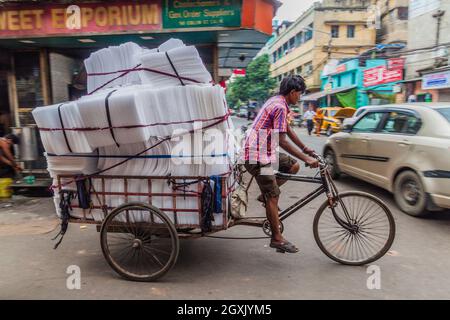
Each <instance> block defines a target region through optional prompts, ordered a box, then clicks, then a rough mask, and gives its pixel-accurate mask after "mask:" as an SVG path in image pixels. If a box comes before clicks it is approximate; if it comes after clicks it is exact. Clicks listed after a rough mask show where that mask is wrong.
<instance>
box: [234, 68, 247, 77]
mask: <svg viewBox="0 0 450 320" xmlns="http://www.w3.org/2000/svg"><path fill="white" fill-rule="evenodd" d="M233 73H234V74H235V75H236V76H245V73H246V72H245V69H234V70H233Z"/></svg>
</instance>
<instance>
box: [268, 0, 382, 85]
mask: <svg viewBox="0 0 450 320" xmlns="http://www.w3.org/2000/svg"><path fill="white" fill-rule="evenodd" d="M371 4H372V1H364V0H361V1H359V0H324V1H323V2H322V3H320V2H316V3H314V5H313V6H312V7H311V8H309V9H308V10H307V11H306V12H304V13H303V14H302V15H301V16H300V17H299V18H298V19H297V20H296V21H294V22H293V23H292V24H291V25H290V26H289V27H288V28H286V30H284V32H282V33H280V34H279V35H278V36H277V38H276V39H275V40H274V41H273V43H272V44H271V46H270V48H269V54H270V57H271V59H272V60H271V62H272V65H271V73H272V76H273V77H275V78H276V79H278V80H281V79H282V78H283V77H284V76H286V75H288V74H300V75H302V76H303V77H304V78H305V80H306V84H307V86H308V90H310V91H311V92H314V91H319V90H320V88H321V78H320V73H321V70H322V69H323V67H324V66H325V65H326V63H327V62H328V61H329V60H330V59H342V58H348V57H351V56H357V55H358V54H360V53H362V52H364V51H366V50H368V49H370V48H373V47H374V46H375V41H376V29H375V28H371V27H370V26H368V23H367V22H368V19H369V18H370V12H369V10H368V8H369V6H370V5H371Z"/></svg>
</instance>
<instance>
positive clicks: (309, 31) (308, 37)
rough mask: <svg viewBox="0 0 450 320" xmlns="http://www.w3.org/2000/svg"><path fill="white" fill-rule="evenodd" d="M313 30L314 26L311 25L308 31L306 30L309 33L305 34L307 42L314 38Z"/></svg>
mask: <svg viewBox="0 0 450 320" xmlns="http://www.w3.org/2000/svg"><path fill="white" fill-rule="evenodd" d="M313 29H314V24H312V23H311V24H310V25H309V26H308V27H307V29H306V30H307V31H306V32H305V42H306V41H309V40H311V39H312V37H313Z"/></svg>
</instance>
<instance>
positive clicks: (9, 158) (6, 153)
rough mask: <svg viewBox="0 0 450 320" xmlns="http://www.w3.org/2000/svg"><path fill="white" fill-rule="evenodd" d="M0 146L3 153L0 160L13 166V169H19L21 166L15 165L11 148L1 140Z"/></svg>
mask: <svg viewBox="0 0 450 320" xmlns="http://www.w3.org/2000/svg"><path fill="white" fill-rule="evenodd" d="M0 148H1V149H2V151H3V155H2V156H0V161H1V162H3V163H6V164H7V165H9V166H11V167H13V168H14V170H16V171H21V170H22V168H21V167H19V166H18V165H17V163H16V161H14V156H13V155H12V153H11V150H10V149H9V145H6V146H5V144H4V143H3V142H2V143H1V144H0Z"/></svg>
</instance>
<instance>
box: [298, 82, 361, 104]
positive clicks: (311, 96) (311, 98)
mask: <svg viewBox="0 0 450 320" xmlns="http://www.w3.org/2000/svg"><path fill="white" fill-rule="evenodd" d="M354 88H356V85H355V86H351V87H340V88H335V89H333V90H330V91H320V92H315V93H311V94H308V95H306V96H303V97H301V99H300V101H317V100H319V99H320V98H323V97H326V96H329V95H332V94H336V93H339V92H344V91H348V90H351V89H354Z"/></svg>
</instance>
